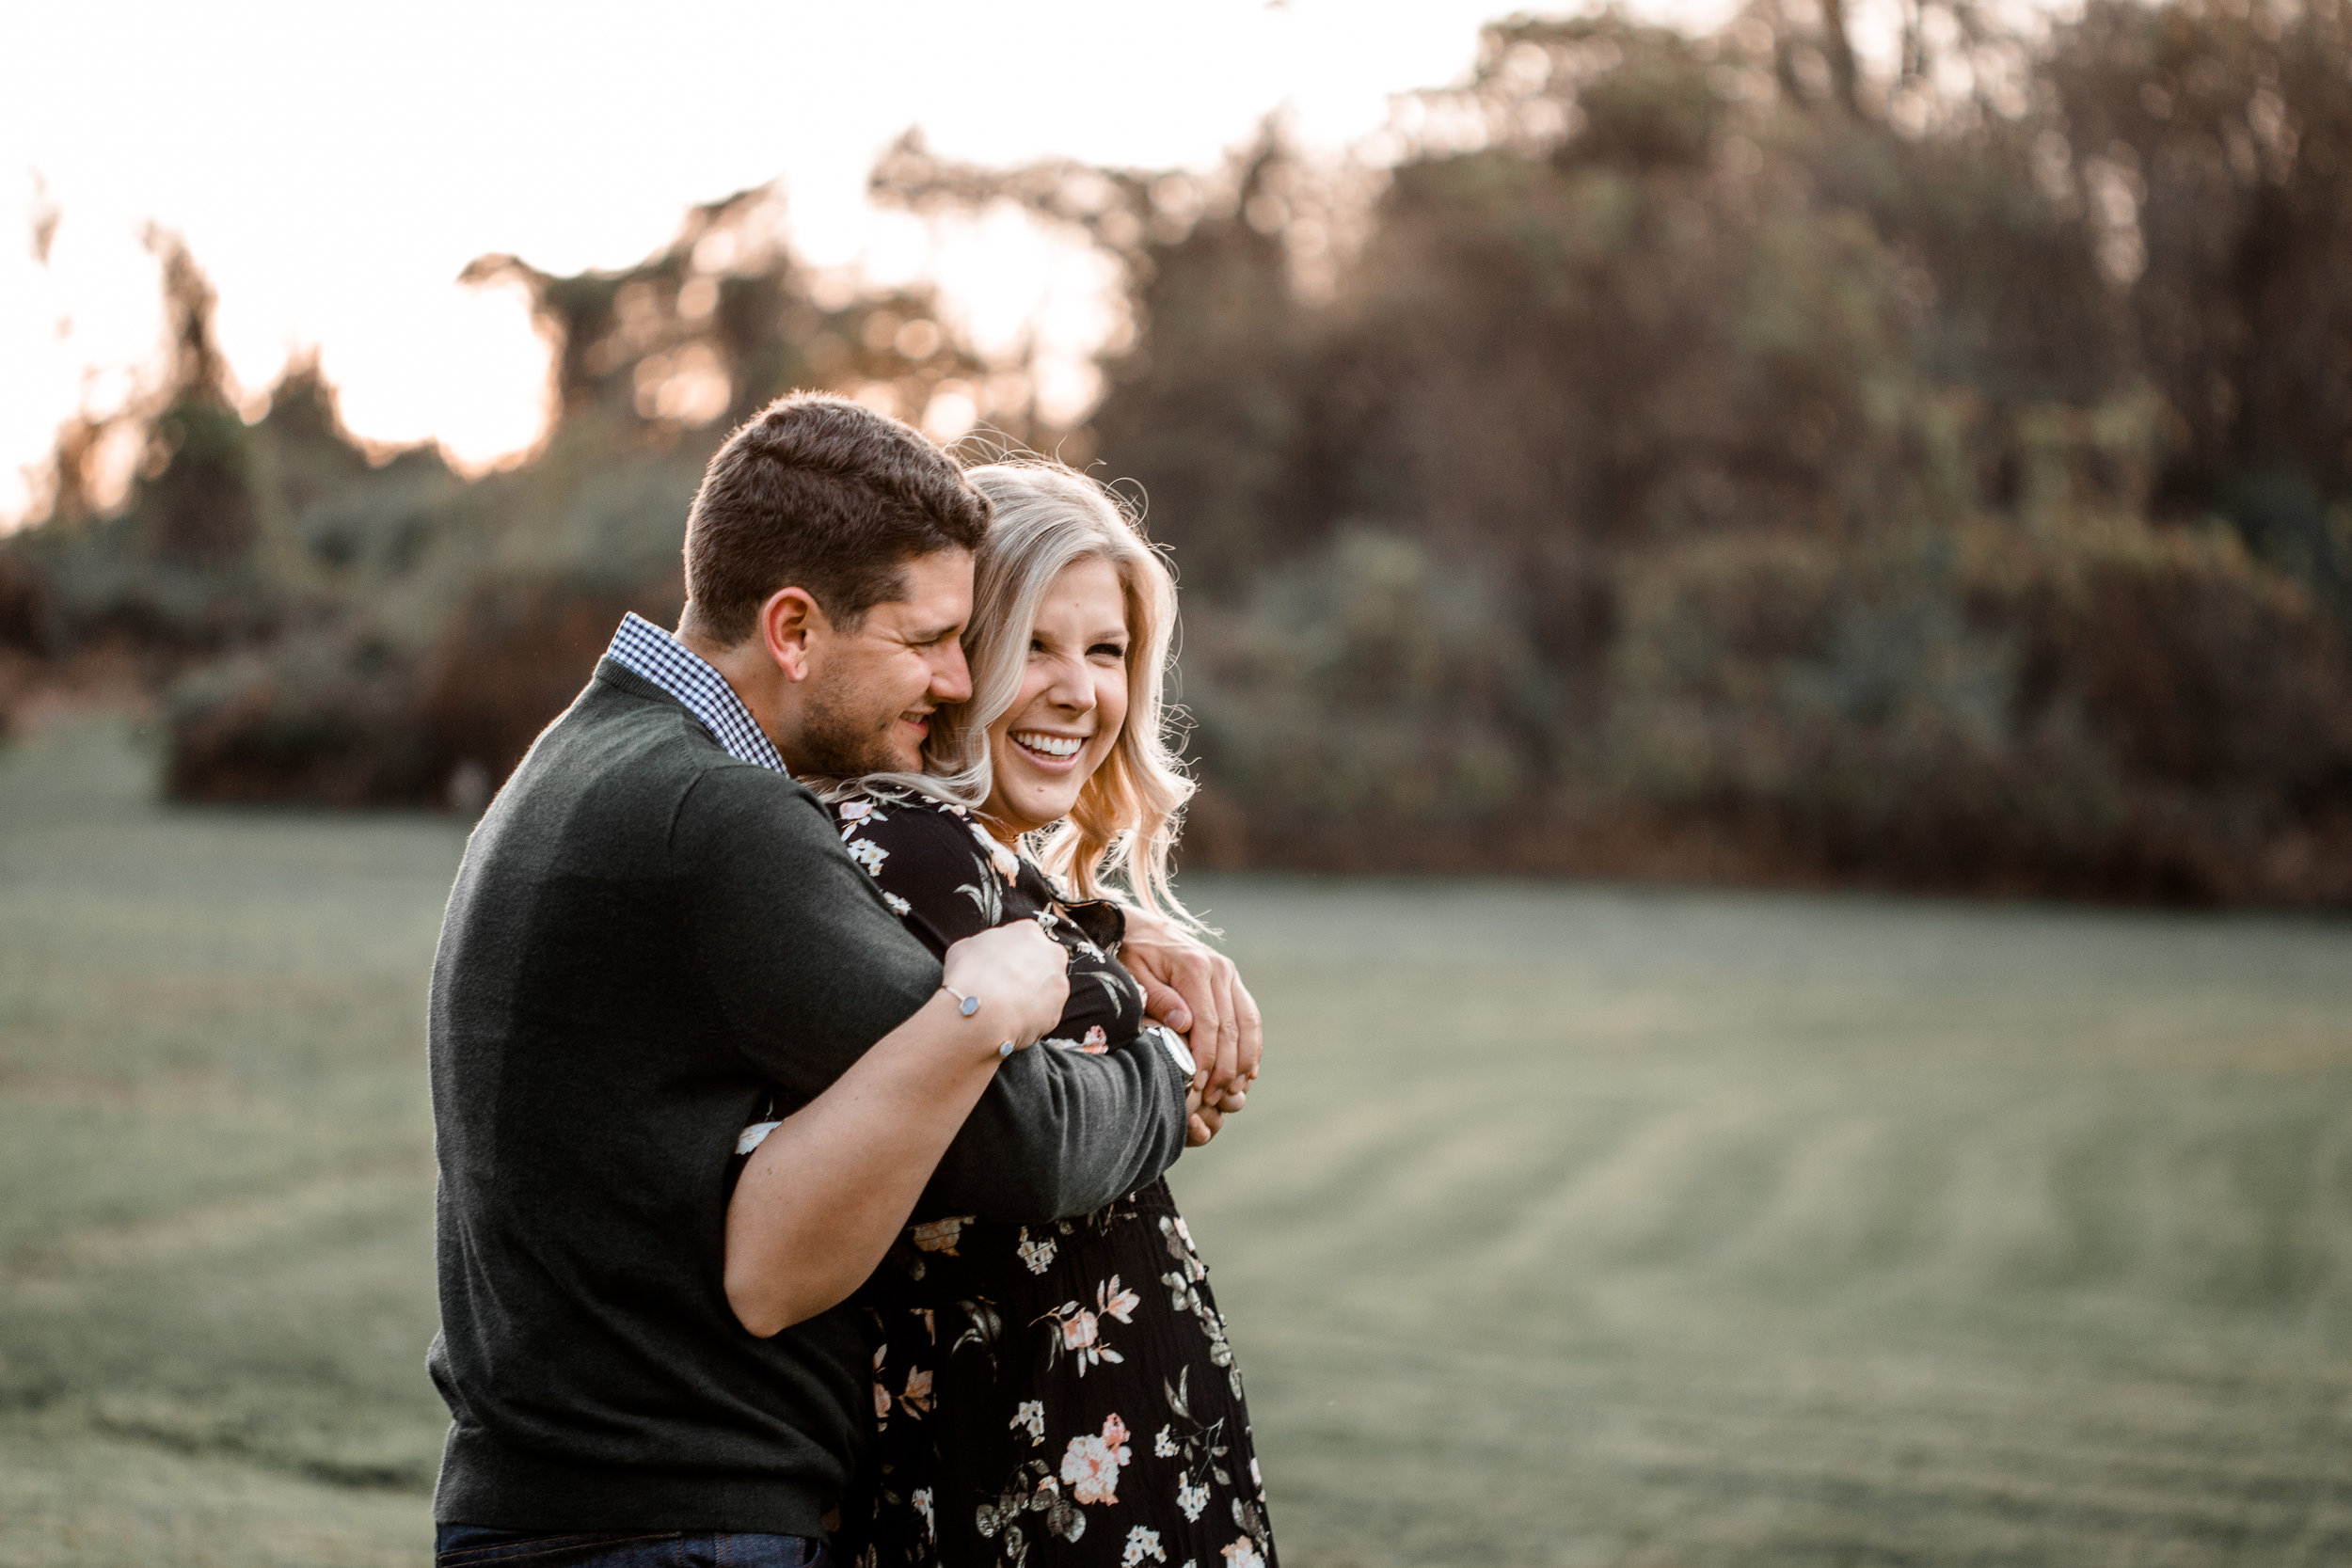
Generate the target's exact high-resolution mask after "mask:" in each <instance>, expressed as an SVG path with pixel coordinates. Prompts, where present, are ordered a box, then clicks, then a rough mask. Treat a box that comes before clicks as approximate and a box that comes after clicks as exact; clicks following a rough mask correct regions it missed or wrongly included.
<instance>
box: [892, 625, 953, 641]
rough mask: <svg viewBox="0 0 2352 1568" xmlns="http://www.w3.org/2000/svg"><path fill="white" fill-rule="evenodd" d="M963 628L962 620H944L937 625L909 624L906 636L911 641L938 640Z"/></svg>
mask: <svg viewBox="0 0 2352 1568" xmlns="http://www.w3.org/2000/svg"><path fill="white" fill-rule="evenodd" d="M962 629H963V623H962V622H961V621H942V622H940V623H939V624H938V625H937V626H909V627H908V628H907V629H906V632H905V636H906V640H907V641H910V642H936V641H939V640H940V639H941V638H943V637H950V636H953V635H954V634H955V633H957V632H960V631H961V630H962Z"/></svg>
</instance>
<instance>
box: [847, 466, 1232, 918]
mask: <svg viewBox="0 0 2352 1568" xmlns="http://www.w3.org/2000/svg"><path fill="white" fill-rule="evenodd" d="M964 477H965V478H966V479H967V480H969V481H970V482H971V483H972V484H973V486H974V487H975V488H976V489H977V490H978V491H979V492H980V493H981V494H982V495H984V496H986V497H987V498H988V499H989V500H990V502H991V503H992V504H993V507H994V509H995V518H994V521H993V522H992V523H991V524H990V525H989V530H988V535H987V537H986V538H985V539H984V540H983V541H982V542H981V545H980V548H979V552H978V555H977V557H976V558H975V561H974V564H973V581H972V621H971V625H970V627H969V628H968V629H967V630H966V631H965V632H964V634H963V652H964V658H965V660H966V661H967V662H968V663H969V664H970V666H971V669H972V700H971V701H969V702H967V703H963V704H961V705H958V706H955V707H947V708H942V709H940V710H939V712H938V713H936V714H935V715H933V716H932V720H931V732H930V738H929V739H928V740H927V741H926V742H925V743H924V747H923V767H924V770H923V772H922V773H920V774H908V773H892V774H882V775H878V776H876V777H875V778H873V779H872V780H870V781H865V782H868V783H872V784H882V785H885V786H894V785H895V786H898V787H901V788H911V789H914V790H918V791H920V792H921V793H923V794H926V795H930V796H931V797H933V798H935V799H939V800H950V801H954V802H956V803H958V804H961V805H963V806H966V807H968V808H973V809H976V810H977V808H979V807H980V805H981V804H982V802H984V801H985V800H987V799H988V794H989V790H990V788H991V787H992V785H993V782H994V768H993V765H992V763H991V761H990V758H989V751H988V729H989V726H990V725H991V724H993V723H994V722H995V721H997V720H998V719H1001V718H1002V717H1004V715H1005V713H1006V711H1007V710H1008V709H1009V708H1010V707H1011V706H1012V705H1013V701H1014V699H1015V698H1017V697H1018V696H1019V695H1020V692H1021V681H1022V676H1023V673H1024V672H1025V670H1026V669H1027V666H1028V653H1029V633H1030V630H1031V628H1032V627H1033V626H1035V624H1036V621H1037V610H1038V605H1039V603H1040V601H1041V600H1042V599H1043V598H1044V596H1045V592H1046V590H1047V589H1048V588H1049V587H1051V586H1052V585H1053V582H1054V579H1055V578H1057V577H1059V576H1060V575H1061V574H1062V572H1063V571H1065V570H1066V569H1068V568H1069V567H1071V566H1073V565H1075V564H1077V563H1078V562H1082V561H1107V562H1110V563H1111V565H1112V567H1113V568H1114V569H1115V570H1116V571H1117V572H1118V573H1119V580H1120V586H1121V587H1122V588H1123V589H1124V591H1125V597H1126V601H1127V720H1126V722H1125V723H1124V724H1123V725H1121V726H1120V732H1119V738H1118V740H1117V741H1116V742H1114V743H1113V745H1112V747H1111V750H1110V754H1109V755H1107V756H1105V757H1104V759H1103V765H1102V766H1101V767H1100V768H1096V769H1095V771H1094V774H1093V776H1092V777H1090V778H1089V779H1088V780H1087V782H1086V784H1085V785H1084V786H1083V787H1082V788H1081V789H1080V790H1079V792H1078V800H1077V803H1076V805H1074V806H1073V807H1072V808H1071V812H1070V815H1069V816H1067V817H1065V818H1063V819H1062V820H1061V821H1059V822H1057V823H1056V824H1055V825H1054V826H1052V827H1050V828H1047V829H1044V830H1042V831H1041V832H1038V833H1037V834H1035V835H1033V836H1032V838H1031V840H1030V844H1031V847H1032V848H1033V850H1034V851H1035V853H1036V855H1037V858H1038V863H1039V864H1041V865H1042V866H1043V867H1044V868H1045V870H1046V871H1047V872H1048V873H1049V874H1050V875H1052V876H1054V877H1056V878H1057V879H1060V880H1061V881H1062V882H1063V883H1064V884H1065V885H1066V886H1068V887H1069V888H1070V890H1071V891H1072V893H1073V895H1075V896H1077V897H1080V898H1099V897H1103V896H1105V895H1108V894H1109V893H1111V892H1112V891H1113V886H1114V884H1123V891H1124V892H1125V894H1126V895H1127V896H1129V897H1130V898H1132V899H1133V900H1134V901H1135V902H1136V904H1138V905H1140V906H1142V907H1143V908H1144V909H1147V910H1151V911H1153V912H1155V913H1159V914H1164V915H1167V916H1168V918H1170V919H1173V920H1175V921H1177V922H1179V923H1180V924H1182V925H1184V926H1186V927H1192V928H1193V929H1196V930H1201V929H1205V927H1201V926H1200V922H1199V921H1198V920H1196V919H1194V918H1193V916H1192V914H1191V912H1190V911H1187V910H1186V909H1185V908H1184V904H1183V903H1182V901H1180V900H1179V899H1178V898H1177V896H1176V895H1175V892H1174V890H1173V889H1172V888H1171V887H1170V886H1169V882H1168V855H1169V852H1170V851H1171V850H1172V849H1173V848H1174V847H1175V843H1176V838H1177V834H1178V832H1180V831H1181V828H1182V825H1183V814H1184V802H1185V800H1188V799H1190V798H1191V795H1192V792H1193V787H1194V786H1193V783H1192V780H1191V779H1190V778H1188V777H1187V776H1186V775H1185V773H1184V768H1183V765H1182V764H1181V763H1180V762H1179V761H1178V760H1177V755H1176V752H1177V743H1176V736H1175V735H1174V733H1173V732H1174V730H1175V723H1174V721H1175V720H1176V719H1177V718H1178V714H1177V711H1176V710H1175V709H1173V708H1171V707H1170V706H1169V705H1168V702H1167V699H1166V694H1165V693H1166V686H1167V676H1168V666H1169V664H1170V662H1171V661H1172V659H1173V657H1174V652H1175V645H1176V581H1175V578H1174V577H1173V575H1172V574H1171V573H1170V572H1169V571H1168V562H1166V561H1165V560H1163V559H1162V558H1161V556H1160V553H1159V551H1158V550H1157V549H1155V548H1153V547H1152V545H1150V544H1149V543H1148V542H1146V540H1145V539H1144V537H1143V531H1142V530H1141V528H1140V527H1139V526H1138V524H1137V522H1136V518H1135V515H1134V514H1133V513H1132V512H1131V511H1130V510H1129V509H1128V507H1127V506H1126V505H1125V504H1124V502H1123V500H1122V499H1121V498H1120V496H1119V495H1118V494H1117V493H1116V492H1114V491H1112V490H1110V489H1108V488H1107V487H1105V486H1104V485H1103V484H1100V483H1096V482H1095V481H1094V480H1091V479H1089V478H1088V477H1087V476H1086V475H1084V474H1081V473H1078V472H1076V471H1074V470H1073V469H1071V468H1068V467H1063V466H1062V465H1061V464H1059V463H1056V462H1054V461H1052V460H1050V459H1047V458H1041V457H1016V458H1009V459H1007V460H1004V461H1000V462H994V463H990V464H988V465H986V466H985V467H977V468H973V469H971V470H969V471H968V472H967V473H966V474H965V475H964Z"/></svg>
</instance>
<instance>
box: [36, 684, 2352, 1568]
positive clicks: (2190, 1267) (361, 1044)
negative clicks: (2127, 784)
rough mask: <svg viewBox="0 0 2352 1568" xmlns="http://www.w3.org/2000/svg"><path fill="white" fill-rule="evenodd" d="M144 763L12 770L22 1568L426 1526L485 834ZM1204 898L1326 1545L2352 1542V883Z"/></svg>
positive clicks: (1247, 1336) (1778, 1553)
mask: <svg viewBox="0 0 2352 1568" xmlns="http://www.w3.org/2000/svg"><path fill="white" fill-rule="evenodd" d="M148 778H149V770H148V768H146V767H145V765H144V764H143V763H142V762H141V760H140V758H139V756H138V755H137V753H136V752H135V749H133V748H132V747H131V746H130V745H129V744H128V743H127V742H126V740H125V738H124V732H123V731H122V730H120V729H119V727H114V726H107V725H86V726H83V727H80V728H74V729H58V730H53V731H51V732H49V733H48V734H46V735H44V736H38V737H35V738H34V739H32V740H29V741H26V742H23V743H21V744H20V745H18V746H17V747H16V748H15V749H13V750H12V751H9V752H0V1191H5V1193H6V1195H7V1196H6V1202H5V1205H0V1568H29V1565H36V1564H38V1565H41V1568H49V1565H54V1564H74V1565H77V1568H79V1565H87V1568H113V1565H118V1564H120V1565H130V1564H138V1565H140V1568H157V1565H176V1564H193V1563H221V1564H230V1563H235V1564H239V1565H246V1564H256V1565H259V1564H278V1563H333V1564H346V1563H347V1564H373V1563H379V1562H380V1563H419V1562H421V1561H422V1560H423V1559H424V1556H425V1546H424V1544H425V1540H426V1533H427V1528H428V1527H427V1524H426V1506H425V1488H426V1485H427V1482H428V1481H429V1479H430V1476H431V1471H432V1465H433V1460H434V1456H435V1453H436V1450H437V1443H438V1439H439V1433H440V1425H441V1414H440V1410H439V1407H438V1404H437V1402H436V1400H435V1398H434V1396H433V1393H432V1391H431V1389H430V1387H429V1386H428V1385H427V1384H426V1382H425V1380H424V1377H423V1373H422V1370H421V1357H422V1354H423V1347H424V1343H425V1340H426V1338H428V1336H429V1335H430V1332H431V1327H432V1321H433V1304H432V1303H433V1298H432V1278H431V1259H430V1249H429V1228H430V1214H429V1200H430V1194H431V1188H432V1172H431V1161H430V1127H429V1122H428V1119H427V1117H426V1114H425V1104H424V1085H423V1059H422V1058H423V1048H422V1014H423V993H424V984H425V970H426V965H427V961H428V959H429V957H430V954H431V951H432V945H433V938H434V932H435V929H436V926H437V920H438V916H439V911H440V904H441V899H442V896H443V894H444V892H445V890H446V887H447V884H448V880H449V877H450V874H451V872H452V870H453V867H454V865H455V863H456V858H457V855H458V852H459V850H460V847H461V845H462V834H461V833H460V832H459V831H458V830H457V829H455V828H454V827H453V826H451V825H450V824H448V823H446V822H443V821H438V820H434V819H429V818H421V817H420V818H375V819H366V820H357V821H355V820H350V819H342V818H327V817H303V816H258V815H234V814H215V813H204V814H195V813H184V812H170V811H165V810H161V809H159V808H157V807H155V806H154V805H152V804H151V801H150V799H149V788H148ZM1196 892H1197V893H1198V894H1200V895H1202V896H1203V897H1204V899H1205V901H1206V902H1207V903H1208V904H1209V905H1211V906H1212V907H1213V909H1214V910H1215V911H1216V917H1217V918H1218V919H1219V920H1220V921H1221V922H1222V924H1224V925H1225V926H1226V927H1227V928H1228V929H1229V931H1230V933H1231V944H1232V950H1233V952H1234V953H1235V955H1236V957H1238V958H1240V959H1241V960H1242V962H1243V964H1244V966H1245V968H1246V970H1247V971H1248V974H1249V976H1250V978H1251V980H1252V983H1253V985H1254V987H1255V989H1256V990H1257V992H1258V994H1259V996H1260V997H1261V999H1262V1000H1263V1002H1264V1004H1265V1007H1266V1012H1267V1015H1268V1020H1269V1037H1270V1038H1271V1039H1272V1041H1273V1042H1274V1043H1273V1049H1272V1052H1271V1054H1270V1056H1269V1064H1270V1065H1269V1069H1268V1076H1267V1078H1266V1079H1265V1080H1264V1083H1263V1087H1262V1089H1261V1091H1260V1093H1259V1094H1258V1095H1257V1096H1255V1097H1253V1103H1252V1105H1251V1109H1250V1111H1249V1113H1248V1115H1247V1116H1246V1117H1243V1118H1242V1119H1241V1120H1240V1121H1238V1122H1237V1123H1236V1124H1235V1125H1234V1128H1233V1130H1232V1132H1231V1133H1230V1134H1229V1135H1228V1138H1227V1140H1226V1141H1225V1142H1224V1143H1222V1144H1220V1146H1218V1147H1217V1148H1214V1149H1211V1150H1209V1151H1207V1152H1206V1153H1204V1154H1202V1155H1200V1156H1196V1157H1194V1158H1191V1159H1188V1160H1187V1161H1186V1162H1185V1163H1184V1165H1183V1166H1181V1167H1180V1168H1179V1170H1178V1172H1177V1178H1176V1180H1177V1183H1178V1187H1179V1191H1180V1195H1181V1196H1182V1197H1183V1198H1184V1203H1185V1206H1186V1208H1187V1211H1188V1212H1190V1214H1191V1215H1192V1219H1193V1227H1194V1230H1195V1233H1196V1235H1198V1236H1199V1237H1200V1241H1201V1244H1202V1246H1203V1248H1204V1250H1205V1251H1206V1254H1207V1256H1208V1258H1209V1259H1210V1261H1211V1263H1212V1265H1213V1266H1214V1267H1215V1268H1216V1279H1217V1285H1218V1289H1219V1291H1220V1292H1221V1294H1222V1296H1223V1298H1224V1301H1225V1304H1226V1306H1227V1307H1228V1309H1229V1311H1230V1313H1231V1315H1232V1320H1233V1328H1234V1338H1235V1341H1236V1346H1237V1349H1238V1350H1239V1352H1240V1354H1241V1355H1242V1358H1243V1364H1244V1366H1245V1368H1246V1369H1247V1370H1248V1373H1249V1376H1250V1388H1251V1396H1252V1402H1253V1406H1254V1409H1255V1414H1256V1417H1257V1422H1258V1429H1259V1439H1260V1446H1261V1449H1262V1452H1263V1455H1264V1459H1265V1465H1266V1470H1267V1479H1268V1482H1269V1484H1270V1486H1271V1488H1272V1493H1273V1497H1274V1504H1275V1524H1276V1528H1277V1531H1278V1535H1279V1539H1280V1541H1281V1544H1282V1545H1283V1547H1284V1550H1285V1552H1286V1553H1287V1555H1288V1557H1289V1560H1291V1562H1292V1563H1293V1564H1295V1565H1297V1568H1317V1565H1322V1568H1339V1565H1342V1564H1359V1565H1364V1568H1371V1565H1374V1564H1408V1563H1409V1564H1425V1563H1464V1564H1471V1563H1476V1564H1514V1563H1549V1564H1581V1563H1595V1564H1600V1563H1608V1564H1624V1565H1634V1564H1643V1565H1656V1568H1665V1565H1677V1568H1697V1565H1730V1564H1739V1565H1742V1568H1746V1565H1763V1564H1789V1565H1798V1564H1807V1565H1810V1564H1960V1563H1968V1564H2043V1563H2046V1564H2056V1565H2075V1564H2127V1563H2128V1564H2222V1563H2230V1564H2282V1565H2283V1564H2319V1563H2338V1562H2352V926H2346V925H2344V924H2325V923H2314V922H2302V921H2289V920H2270V919H2253V918H2217V917H2203V916H2182V915H2157V914H2139V913H2118V912H2100V911H2051V910H2040V909H2017V908H1999V907H1992V906H1982V907H1977V906H1954V905H1947V904H1927V903H1907V902H1900V901H1893V900H1871V899H1861V898H1825V897H1800V896H1782V895H1732V894H1720V893H1689V892H1662V891H1625V890H1609V889H1594V888H1558V889H1554V888H1540V887H1533V886H1514V885H1509V884H1419V885H1416V884H1406V883H1377V884H1337V883H1317V882H1311V881H1258V880H1234V881H1225V882H1218V883H1214V884H1206V885H1203V886H1201V887H1199V888H1197V889H1196Z"/></svg>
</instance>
